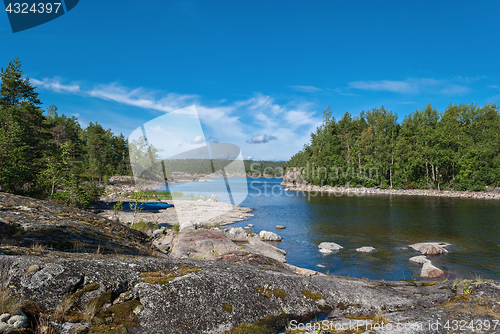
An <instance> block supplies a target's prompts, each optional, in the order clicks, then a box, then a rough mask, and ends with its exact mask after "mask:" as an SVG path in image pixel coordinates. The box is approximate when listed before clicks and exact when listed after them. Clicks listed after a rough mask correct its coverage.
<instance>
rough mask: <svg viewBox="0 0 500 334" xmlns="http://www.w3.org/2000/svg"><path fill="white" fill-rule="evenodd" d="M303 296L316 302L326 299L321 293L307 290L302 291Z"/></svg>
mask: <svg viewBox="0 0 500 334" xmlns="http://www.w3.org/2000/svg"><path fill="white" fill-rule="evenodd" d="M302 294H303V295H304V296H305V297H306V298H307V299H312V300H314V301H318V300H320V299H325V297H323V296H322V295H320V294H319V293H315V292H311V291H309V290H307V289H302Z"/></svg>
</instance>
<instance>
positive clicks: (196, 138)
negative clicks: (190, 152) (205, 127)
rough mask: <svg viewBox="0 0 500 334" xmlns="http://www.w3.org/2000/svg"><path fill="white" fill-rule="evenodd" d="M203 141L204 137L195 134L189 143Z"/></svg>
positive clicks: (200, 142)
mask: <svg viewBox="0 0 500 334" xmlns="http://www.w3.org/2000/svg"><path fill="white" fill-rule="evenodd" d="M204 142H205V139H203V137H202V136H196V137H194V138H193V140H191V144H202V143H204Z"/></svg>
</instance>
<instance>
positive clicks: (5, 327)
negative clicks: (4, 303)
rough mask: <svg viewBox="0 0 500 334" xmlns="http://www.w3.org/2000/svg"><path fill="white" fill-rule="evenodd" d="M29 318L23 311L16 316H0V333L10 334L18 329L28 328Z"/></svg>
mask: <svg viewBox="0 0 500 334" xmlns="http://www.w3.org/2000/svg"><path fill="white" fill-rule="evenodd" d="M27 324H28V318H27V317H26V315H25V314H24V313H23V311H20V310H19V311H17V313H16V314H8V313H4V314H0V333H8V332H9V331H11V330H14V329H18V328H26V327H27Z"/></svg>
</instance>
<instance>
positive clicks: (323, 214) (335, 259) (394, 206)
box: [172, 178, 500, 280]
mask: <svg viewBox="0 0 500 334" xmlns="http://www.w3.org/2000/svg"><path fill="white" fill-rule="evenodd" d="M234 180H235V181H239V182H241V183H244V182H245V178H234ZM214 181H215V182H220V181H219V180H217V179H214ZM281 181H282V179H281V178H249V179H248V185H249V196H248V197H247V199H246V200H245V201H244V202H243V203H242V204H241V205H242V206H248V207H251V208H253V209H255V211H254V212H253V213H254V214H255V217H254V218H250V219H249V221H247V222H240V223H237V224H235V225H234V226H246V224H248V223H252V224H254V225H255V227H253V230H254V232H257V233H258V232H259V231H261V230H268V231H273V232H277V233H278V234H280V235H281V236H283V238H284V240H283V242H281V243H280V245H279V247H280V248H282V249H284V250H286V251H287V252H288V255H287V259H288V262H289V263H290V264H293V265H296V266H299V267H304V268H309V269H314V270H319V271H322V272H327V271H328V272H329V273H330V274H334V275H342V276H351V277H359V278H362V277H366V278H370V279H385V280H397V279H411V278H419V273H420V268H421V266H420V265H417V264H413V263H412V262H410V261H408V259H409V258H410V257H411V256H415V255H419V254H418V253H416V252H415V251H413V250H412V249H405V246H407V245H409V244H411V243H416V242H424V241H445V242H448V243H450V244H452V246H450V247H448V250H449V251H450V252H449V253H448V254H444V255H441V256H438V257H434V258H433V259H432V261H433V264H435V265H436V266H437V267H439V268H441V269H443V270H446V271H448V272H450V273H451V274H452V275H457V276H460V277H470V278H473V277H474V276H475V275H478V276H481V277H482V278H495V279H499V278H500V202H499V201H495V200H473V199H458V198H444V197H420V196H389V195H384V196H374V195H371V196H368V195H365V196H354V195H353V196H347V195H342V196H338V195H337V196H336V195H327V194H322V195H321V194H319V195H317V196H315V197H311V196H309V195H308V194H307V193H306V194H302V193H300V192H285V191H284V190H283V187H282V186H280V185H279V184H280V182H281ZM211 186H212V183H186V184H174V185H172V188H174V189H173V190H174V191H191V192H195V193H196V194H199V195H202V196H210V195H211V192H210V187H211ZM276 225H285V226H286V229H285V230H276V229H275V226H276ZM323 241H333V242H336V243H338V244H340V245H342V246H343V247H344V249H342V250H341V251H339V252H338V253H336V254H329V255H322V254H321V253H320V252H319V251H318V248H317V245H318V244H319V243H320V242H323ZM362 246H373V247H375V248H376V249H377V250H378V251H377V252H375V253H370V254H367V253H358V252H356V248H359V247H362ZM317 264H323V265H325V266H326V268H324V269H319V268H317V267H316V265H317Z"/></svg>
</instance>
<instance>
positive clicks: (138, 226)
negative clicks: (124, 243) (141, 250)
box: [132, 219, 159, 232]
mask: <svg viewBox="0 0 500 334" xmlns="http://www.w3.org/2000/svg"><path fill="white" fill-rule="evenodd" d="M132 228H133V229H134V230H138V231H141V232H147V231H149V230H151V231H154V230H157V229H158V228H159V227H158V224H154V223H150V222H145V221H144V220H142V219H141V220H140V221H138V222H136V223H134V225H133V227H132Z"/></svg>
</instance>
